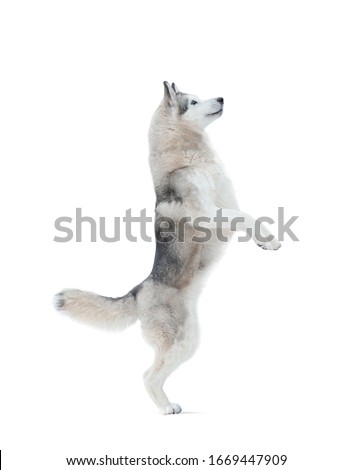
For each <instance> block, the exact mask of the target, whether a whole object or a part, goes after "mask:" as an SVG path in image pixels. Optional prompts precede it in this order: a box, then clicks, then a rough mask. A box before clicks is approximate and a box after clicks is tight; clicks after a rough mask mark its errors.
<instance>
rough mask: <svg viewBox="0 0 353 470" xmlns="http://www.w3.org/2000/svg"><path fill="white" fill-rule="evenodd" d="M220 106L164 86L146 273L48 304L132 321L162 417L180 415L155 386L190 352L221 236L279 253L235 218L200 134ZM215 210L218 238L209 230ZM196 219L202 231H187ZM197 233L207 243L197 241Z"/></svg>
mask: <svg viewBox="0 0 353 470" xmlns="http://www.w3.org/2000/svg"><path fill="white" fill-rule="evenodd" d="M223 104H224V102H223V98H212V99H208V100H201V99H200V98H198V97H197V96H195V95H189V94H186V93H182V92H180V91H179V90H178V88H177V87H176V85H175V84H174V83H173V84H172V85H169V83H168V82H164V99H163V100H162V102H161V104H160V106H159V107H158V109H157V111H156V112H155V114H154V116H153V118H152V123H151V127H150V132H149V144H150V156H149V162H150V167H151V172H152V177H153V182H154V187H155V192H156V197H157V201H156V224H155V233H156V240H157V243H156V245H157V246H156V254H155V259H154V264H153V268H152V272H151V274H150V275H149V276H148V277H147V279H145V280H144V281H143V282H142V283H140V284H139V285H137V286H136V287H134V288H133V289H132V290H131V291H130V292H128V293H127V294H126V295H124V296H123V297H117V298H110V297H103V296H100V295H97V294H94V293H91V292H85V291H81V290H64V291H62V292H60V293H59V294H57V295H56V297H55V304H56V307H57V309H58V310H61V311H64V312H66V313H67V314H69V315H70V316H72V317H73V318H76V319H79V320H82V321H85V322H88V323H92V324H94V325H98V326H99V325H100V326H106V327H108V328H110V329H117V330H122V329H124V328H127V327H128V326H129V325H132V324H133V323H135V322H136V321H137V320H140V322H141V328H142V332H143V336H144V337H145V339H146V340H147V342H148V343H149V344H151V345H152V347H153V348H154V350H155V359H154V362H153V364H152V366H151V367H150V369H148V370H147V371H146V373H145V374H144V382H145V386H146V389H147V391H148V393H149V395H150V397H151V398H152V400H153V401H154V403H155V404H156V405H157V406H158V408H159V409H160V411H161V412H162V413H163V414H176V413H180V412H181V407H180V405H178V404H177V403H171V402H170V401H169V399H168V397H167V395H166V394H165V392H164V390H163V386H164V383H165V381H166V379H167V378H168V376H169V375H170V374H171V373H172V372H173V371H174V370H175V369H176V368H177V367H178V366H179V365H180V364H181V363H182V362H184V361H186V360H187V359H189V358H190V357H191V356H192V355H193V353H194V351H195V349H196V347H197V345H198V342H199V334H198V321H197V314H196V304H197V299H198V296H199V294H200V292H201V289H202V285H203V283H204V280H205V277H206V275H207V273H208V272H209V270H210V268H211V266H212V265H213V264H214V263H215V261H216V260H218V259H219V257H220V255H221V254H222V251H223V249H224V247H225V245H226V243H224V239H225V236H226V239H227V240H229V239H230V237H231V235H232V232H233V231H234V230H243V231H247V233H248V234H250V233H251V237H252V238H253V240H254V241H255V243H256V244H257V245H258V246H260V247H261V248H264V249H267V250H276V249H278V248H279V247H280V244H279V242H278V241H277V240H276V239H275V238H274V237H273V235H271V234H270V232H269V231H268V230H267V228H266V227H265V226H263V225H260V226H259V227H257V224H256V223H255V220H254V218H252V217H251V216H250V215H248V214H246V213H244V212H241V211H240V209H239V207H238V204H237V202H236V199H235V195H234V190H233V187H232V183H231V181H230V179H229V178H228V176H227V175H226V173H225V170H224V168H223V166H222V164H221V162H220V161H219V160H218V158H217V157H216V155H215V154H214V152H213V150H212V148H211V147H210V145H209V142H208V139H207V136H206V135H205V132H204V130H205V128H206V127H207V126H208V125H209V124H211V122H213V121H215V120H216V119H218V118H219V117H220V116H221V115H222V112H223ZM220 209H222V211H221V212H222V214H221V216H222V217H223V219H222V220H223V224H222V235H223V238H222V239H221V238H220V237H219V236H217V235H219V233H218V232H219V225H218V224H217V223H216V221H217V216H218V215H219V210H220ZM196 219H198V220H199V221H201V222H202V221H205V222H206V223H205V225H203V226H202V225H200V224H199V225H198V226H197V227H195V224H193V223H192V221H194V220H196ZM190 220H191V221H190ZM234 220H236V221H237V223H236V224H234V223H233V222H234ZM205 227H207V228H208V231H209V232H208V234H211V236H208V237H200V230H201V232H202V233H203V235H205V234H204V228H205ZM256 228H257V230H256ZM256 232H258V233H256Z"/></svg>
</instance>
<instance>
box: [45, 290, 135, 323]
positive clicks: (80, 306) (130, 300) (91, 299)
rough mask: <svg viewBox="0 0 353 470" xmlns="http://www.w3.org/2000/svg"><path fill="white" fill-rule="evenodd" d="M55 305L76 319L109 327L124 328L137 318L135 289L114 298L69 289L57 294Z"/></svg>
mask: <svg viewBox="0 0 353 470" xmlns="http://www.w3.org/2000/svg"><path fill="white" fill-rule="evenodd" d="M54 305H55V307H56V308H57V310H60V311H63V312H64V313H67V314H68V315H69V316H70V317H72V318H74V319H77V320H79V321H83V322H85V323H89V324H91V325H94V326H99V327H103V328H107V329H116V330H124V329H125V328H127V327H128V326H130V325H132V324H133V323H135V322H136V320H137V306H136V299H135V295H134V294H133V291H131V292H129V293H128V294H126V295H125V296H124V297H118V298H116V299H114V298H110V297H103V296H101V295H97V294H94V293H93V292H86V291H82V290H73V289H67V290H63V291H62V292H59V294H56V296H55V297H54Z"/></svg>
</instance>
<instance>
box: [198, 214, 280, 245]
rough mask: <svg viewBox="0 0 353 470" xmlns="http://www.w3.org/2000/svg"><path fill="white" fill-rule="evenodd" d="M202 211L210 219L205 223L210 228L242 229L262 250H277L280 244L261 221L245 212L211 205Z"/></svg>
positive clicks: (232, 230)
mask: <svg viewBox="0 0 353 470" xmlns="http://www.w3.org/2000/svg"><path fill="white" fill-rule="evenodd" d="M204 213H207V218H208V219H209V220H210V222H209V224H206V225H208V227H209V228H210V229H211V230H219V229H224V230H225V231H227V232H235V231H244V232H246V233H247V235H248V237H250V238H252V239H253V240H254V242H255V243H256V244H257V245H258V246H259V247H261V248H263V249H264V250H278V248H280V246H281V244H280V242H279V241H278V240H277V238H276V237H275V236H274V235H272V233H271V232H270V231H269V230H268V228H267V227H266V226H265V225H264V223H263V222H260V221H258V220H256V219H254V218H253V217H251V215H249V214H247V213H246V212H243V211H240V210H233V209H221V208H219V207H216V206H212V207H208V208H207V209H206V210H204Z"/></svg>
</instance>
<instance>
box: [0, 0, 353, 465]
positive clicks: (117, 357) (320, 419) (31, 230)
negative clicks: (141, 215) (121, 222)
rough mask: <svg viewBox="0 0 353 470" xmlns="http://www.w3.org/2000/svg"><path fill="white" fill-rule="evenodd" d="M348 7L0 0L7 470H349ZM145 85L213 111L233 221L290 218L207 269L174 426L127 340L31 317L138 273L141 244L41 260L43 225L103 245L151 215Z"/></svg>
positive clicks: (48, 253)
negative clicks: (278, 240)
mask: <svg viewBox="0 0 353 470" xmlns="http://www.w3.org/2000/svg"><path fill="white" fill-rule="evenodd" d="M349 4H350V2H343V1H335V2H327V1H320V2H319V1H318V2H315V1H296V2H288V1H248V2H245V1H243V2H230V1H229V2H225V1H217V2H216V1H213V2H210V1H205V0H204V1H195V0H192V1H189V2H185V1H178V2H170V1H145V2H142V1H131V2H117V1H104V2H98V1H95V2H93V1H60V2H53V1H51V2H47V1H42V2H39V1H32V2H17V1H12V2H10V1H4V2H2V5H1V12H0V13H1V15H0V36H1V62H0V64H1V69H2V70H1V74H0V80H1V90H0V92H1V111H0V112H1V160H2V170H1V203H2V204H1V205H2V214H1V222H2V229H1V238H2V242H1V249H2V255H1V269H2V300H1V327H0V328H1V329H0V335H1V336H0V341H1V344H0V347H1V392H0V393H1V415H0V431H1V435H0V437H1V440H0V446H1V449H2V451H3V467H4V469H5V470H18V469H24V468H26V469H35V470H42V469H43V470H44V469H45V470H47V469H50V470H56V469H65V468H67V466H66V464H65V457H70V456H73V457H74V456H78V457H85V456H92V457H100V456H104V455H105V454H109V455H110V456H112V457H114V456H119V455H128V456H131V457H133V456H135V457H136V456H141V457H142V456H146V455H151V456H162V455H164V453H168V454H169V455H171V456H173V457H177V456H195V457H199V458H200V460H202V459H207V457H208V456H209V455H211V454H215V455H219V454H223V455H226V454H241V455H242V454H245V453H247V454H249V455H251V454H254V453H255V454H261V453H268V454H273V453H277V454H278V453H279V454H281V453H285V454H287V455H288V464H287V465H286V466H285V468H288V469H291V470H292V469H293V470H298V469H300V470H306V469H310V470H312V469H318V470H319V469H320V470H322V469H332V468H335V469H348V468H351V466H352V463H351V458H352V457H351V449H352V406H351V404H352V396H353V391H352V383H351V375H352V321H351V315H352V302H351V296H352V293H351V287H352V286H351V283H352V281H351V278H352V275H351V273H352V255H351V253H352V240H351V236H352V222H351V217H352V216H351V213H352V192H351V180H352V177H351V168H352V165H351V159H352V156H353V154H352V124H353V123H352V120H353V119H352V108H353V106H352V105H353V100H352V98H353V96H352V88H353V87H352V83H353V74H352V47H351V46H352V40H353V38H352V14H351V13H352V12H351V11H350V8H349V7H350V5H349ZM163 80H169V81H170V82H172V81H175V82H176V83H177V85H178V86H179V88H180V89H181V90H182V91H186V92H190V93H194V94H197V95H199V96H200V97H203V98H209V97H215V96H223V97H224V99H225V111H224V115H223V117H222V118H221V119H220V120H218V121H217V122H216V123H214V124H212V126H211V127H210V128H209V134H210V137H211V140H212V142H213V146H214V147H215V149H216V150H217V152H218V154H219V155H220V157H221V158H222V160H223V161H224V163H225V166H226V167H227V169H228V172H229V174H230V176H231V178H232V180H233V181H234V184H235V187H236V191H237V195H238V200H239V202H240V205H241V207H242V208H243V209H244V210H246V211H247V212H250V213H251V214H253V215H254V216H260V215H268V216H272V217H275V216H276V212H277V207H278V206H284V207H285V211H286V214H287V215H288V217H289V216H291V215H299V216H300V217H299V219H298V221H297V222H296V223H295V225H294V226H293V229H295V232H296V234H297V235H298V236H299V238H300V242H297V243H294V242H292V241H291V240H289V239H286V240H285V241H284V243H283V245H282V248H281V250H279V251H278V252H265V251H262V250H259V249H258V248H257V247H256V246H255V245H254V244H252V243H246V244H244V243H242V244H240V243H236V242H234V243H232V245H231V246H229V248H228V251H227V254H226V256H225V257H224V258H223V260H222V261H221V263H220V264H219V265H218V266H217V267H216V269H215V270H214V272H213V275H212V276H211V278H210V280H209V283H208V285H207V287H206V288H205V290H204V292H203V295H202V297H201V299H200V302H199V313H200V323H201V327H202V341H201V346H200V349H199V350H198V352H197V354H196V355H195V356H194V358H193V359H192V360H190V361H189V362H188V363H186V364H184V365H183V366H182V367H181V368H180V369H179V370H178V371H177V372H176V373H175V374H174V375H173V376H172V377H171V378H170V380H169V381H168V382H167V386H166V389H167V392H168V393H169V395H170V397H171V399H172V400H175V401H177V402H179V403H180V404H181V405H182V406H183V410H184V411H185V412H183V413H182V414H181V415H178V416H161V415H159V414H158V412H157V411H156V410H155V408H154V405H153V403H152V402H151V401H150V399H149V398H148V396H147V394H146V392H145V390H144V387H143V383H142V373H143V371H144V370H145V369H146V368H147V367H148V366H149V364H150V362H151V360H152V351H151V350H150V349H149V347H148V346H147V345H146V344H145V343H144V342H143V340H142V339H141V336H140V331H139V326H138V325H135V326H134V327H132V328H130V329H129V330H127V331H125V332H124V333H122V334H119V335H116V334H109V333H104V332H101V331H96V330H94V329H91V328H88V327H85V326H82V325H80V324H76V323H75V322H72V321H71V320H69V319H66V318H63V317H62V316H61V315H60V314H59V313H57V312H56V311H55V310H54V309H53V307H52V305H51V299H52V296H53V294H55V292H57V291H58V290H60V289H62V288H64V287H78V288H81V289H87V290H93V291H95V292H98V293H101V294H105V295H109V296H117V295H123V294H124V293H126V292H127V291H128V290H129V289H130V288H132V287H133V286H134V285H135V284H137V283H138V282H140V281H141V280H142V279H144V278H145V277H146V276H147V275H148V273H149V271H150V268H151V264H152V261H153V255H154V243H144V242H142V241H140V242H138V243H130V242H127V241H124V240H123V241H121V242H118V243H110V244H109V243H103V242H101V241H99V242H97V243H90V242H89V241H88V237H86V238H85V241H84V242H82V243H74V242H71V243H61V244H60V243H55V242H54V241H53V237H54V236H55V234H56V232H55V229H54V220H55V219H56V218H57V217H60V216H71V217H73V216H74V211H75V208H76V207H82V209H83V213H84V214H85V215H90V216H92V217H99V216H105V217H107V221H108V223H109V221H110V228H112V220H113V217H114V216H123V215H124V211H125V210H126V209H128V208H130V207H131V208H132V209H133V211H135V213H136V212H137V211H139V210H140V209H142V208H144V207H146V208H147V209H148V211H149V213H152V211H153V207H154V193H153V187H152V182H151V178H150V174H149V168H148V163H147V156H148V143H147V131H148V126H149V120H150V117H151V114H152V112H153V111H154V109H155V108H156V107H157V105H158V103H159V101H160V99H161V97H162V94H163V87H162V82H163ZM86 235H88V233H87V232H86ZM236 468H237V467H236ZM258 468H259V467H258ZM260 468H261V467H260Z"/></svg>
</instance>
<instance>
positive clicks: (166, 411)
mask: <svg viewBox="0 0 353 470" xmlns="http://www.w3.org/2000/svg"><path fill="white" fill-rule="evenodd" d="M160 412H161V413H162V415H177V414H179V413H181V406H180V405H178V404H177V403H169V404H168V405H166V406H162V407H160Z"/></svg>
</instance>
